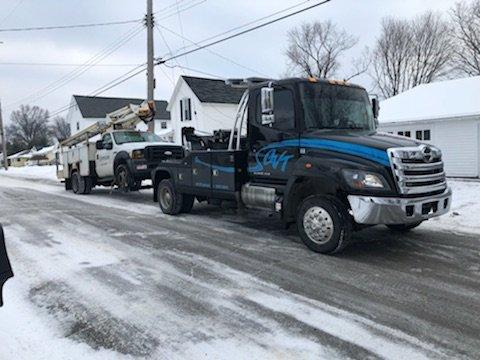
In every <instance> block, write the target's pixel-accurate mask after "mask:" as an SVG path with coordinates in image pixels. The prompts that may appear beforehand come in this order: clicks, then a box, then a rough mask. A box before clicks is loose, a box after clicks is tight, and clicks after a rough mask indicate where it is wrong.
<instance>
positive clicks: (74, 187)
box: [71, 171, 80, 194]
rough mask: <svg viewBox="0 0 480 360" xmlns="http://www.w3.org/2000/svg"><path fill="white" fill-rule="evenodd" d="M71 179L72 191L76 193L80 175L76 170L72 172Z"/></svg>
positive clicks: (78, 189)
mask: <svg viewBox="0 0 480 360" xmlns="http://www.w3.org/2000/svg"><path fill="white" fill-rule="evenodd" d="M71 179H72V190H73V193H74V194H78V193H79V192H80V175H78V172H76V171H75V172H73V173H72V175H71Z"/></svg>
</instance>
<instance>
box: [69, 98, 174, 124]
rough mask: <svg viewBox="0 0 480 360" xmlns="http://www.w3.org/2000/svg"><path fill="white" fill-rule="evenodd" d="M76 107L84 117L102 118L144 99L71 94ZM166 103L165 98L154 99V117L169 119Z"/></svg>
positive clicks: (138, 103) (139, 102)
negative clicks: (155, 110)
mask: <svg viewBox="0 0 480 360" xmlns="http://www.w3.org/2000/svg"><path fill="white" fill-rule="evenodd" d="M73 97H74V98H75V101H76V102H77V105H78V108H79V110H80V112H81V113H82V116H83V117H84V118H104V117H105V116H106V115H107V114H108V113H111V112H113V111H115V110H118V109H120V108H122V107H124V106H127V105H129V104H134V105H140V104H141V103H142V102H143V101H144V99H132V98H111V97H94V96H82V95H73ZM167 105H168V103H167V102H166V101H165V100H156V101H155V106H156V109H157V112H156V114H155V119H157V120H170V112H168V111H167Z"/></svg>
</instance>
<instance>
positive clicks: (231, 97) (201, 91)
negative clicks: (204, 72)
mask: <svg viewBox="0 0 480 360" xmlns="http://www.w3.org/2000/svg"><path fill="white" fill-rule="evenodd" d="M182 78H183V80H185V82H186V83H187V85H188V86H189V87H190V89H192V91H193V92H194V93H195V95H196V96H197V97H198V99H199V100H200V101H201V102H204V103H218V104H238V103H239V102H240V99H241V98H242V95H243V93H244V91H245V90H244V89H238V88H233V87H231V86H230V85H227V84H225V81H223V80H216V79H207V78H199V77H192V76H182Z"/></svg>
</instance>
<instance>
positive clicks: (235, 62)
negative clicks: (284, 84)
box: [156, 24, 270, 77]
mask: <svg viewBox="0 0 480 360" xmlns="http://www.w3.org/2000/svg"><path fill="white" fill-rule="evenodd" d="M156 25H157V26H158V27H161V28H162V29H164V30H166V31H168V32H169V33H171V34H173V35H175V36H178V37H180V38H182V39H183V40H186V41H188V42H190V43H191V44H193V45H195V46H196V47H197V48H198V47H201V45H200V44H199V43H197V42H195V41H193V40H191V39H188V38H186V37H184V36H183V35H180V34H178V33H176V32H175V31H173V30H171V29H169V28H167V27H165V26H162V25H159V24H156ZM158 27H157V30H158V31H159V32H160V29H159V28H158ZM160 34H161V36H162V37H163V34H162V33H161V32H160ZM167 46H168V45H167ZM168 49H169V51H170V54H171V55H173V53H172V50H171V49H170V47H168ZM203 50H205V51H208V52H209V53H211V54H213V55H215V56H217V57H219V58H221V59H223V60H226V61H228V62H230V63H232V64H234V65H237V66H239V67H241V68H243V69H245V70H248V71H251V72H253V73H256V74H258V75H261V76H265V77H270V76H269V75H265V74H262V73H261V72H259V71H257V70H255V69H252V68H250V67H248V66H245V65H242V64H240V63H239V62H237V61H235V60H233V59H230V58H229V57H227V56H225V55H222V54H220V53H218V52H216V51H214V50H212V49H208V48H207V49H203ZM175 61H176V62H177V64H178V61H177V60H176V59H175Z"/></svg>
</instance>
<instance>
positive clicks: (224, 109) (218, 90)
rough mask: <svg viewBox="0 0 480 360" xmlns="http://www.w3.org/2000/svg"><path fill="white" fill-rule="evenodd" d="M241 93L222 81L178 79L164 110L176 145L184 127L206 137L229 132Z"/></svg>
mask: <svg viewBox="0 0 480 360" xmlns="http://www.w3.org/2000/svg"><path fill="white" fill-rule="evenodd" d="M243 92H244V90H242V89H237V88H232V87H231V86H229V85H226V84H225V82H224V81H223V80H215V79H207V78H198V77H192V76H181V77H180V78H179V79H178V81H177V84H176V86H175V89H174V91H173V94H172V97H171V98H170V102H169V104H168V107H167V111H169V112H170V116H171V119H172V120H171V122H172V129H173V133H174V139H175V142H176V143H181V141H182V128H183V127H194V128H195V130H197V131H198V132H199V133H206V134H211V133H212V132H213V130H218V129H229V130H230V129H231V128H232V126H233V123H234V120H235V114H236V112H237V107H238V103H239V102H240V99H241V97H242V94H243Z"/></svg>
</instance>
